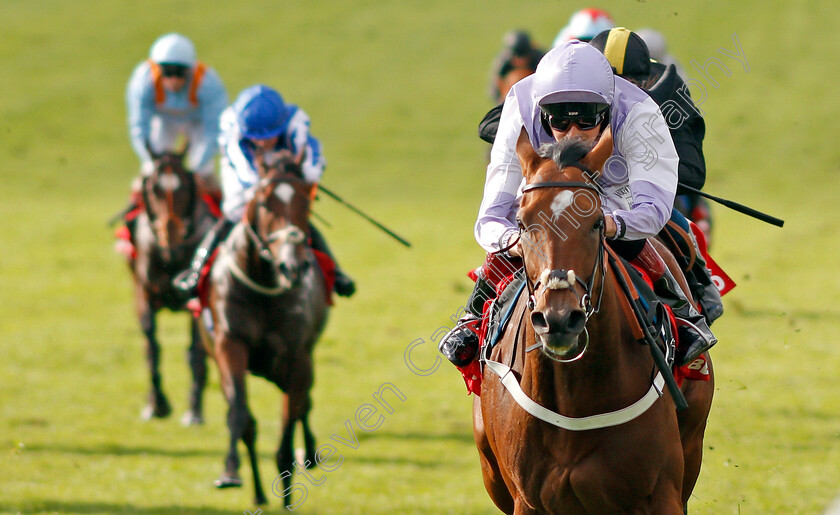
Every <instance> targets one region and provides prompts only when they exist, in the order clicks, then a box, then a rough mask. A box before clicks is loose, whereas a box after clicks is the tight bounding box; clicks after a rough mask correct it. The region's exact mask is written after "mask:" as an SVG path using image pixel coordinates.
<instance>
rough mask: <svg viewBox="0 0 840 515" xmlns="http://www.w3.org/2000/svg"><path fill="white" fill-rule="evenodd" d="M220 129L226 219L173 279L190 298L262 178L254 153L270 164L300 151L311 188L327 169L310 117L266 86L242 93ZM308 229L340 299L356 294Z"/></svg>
mask: <svg viewBox="0 0 840 515" xmlns="http://www.w3.org/2000/svg"><path fill="white" fill-rule="evenodd" d="M220 127H221V134H220V136H219V143H220V145H221V147H222V161H221V170H222V188H223V190H224V202H223V204H222V211H223V213H224V216H223V217H222V219H221V220H220V221H219V222H218V223H217V224H216V226H215V227H214V228H213V229H212V230H211V231H210V232H209V233H208V234H207V235H206V236H205V237H204V240H203V241H202V242H201V244H200V245H199V248H198V249H197V250H196V254H195V257H194V259H193V262H192V264H191V265H190V269H189V270H188V271H187V273H186V274H185V275H184V276H183V277H179V278H178V279H177V280H176V284H175V285H176V287H177V288H178V289H180V290H182V291H183V292H184V293H185V294H189V296H194V295H195V293H196V292H195V288H196V286H197V284H198V279H199V277H200V274H201V269H202V268H203V266H204V264H205V263H206V261H207V259H208V258H209V257H210V256H211V255H212V254H213V251H214V250H215V248H216V246H217V245H218V244H219V243H220V242H221V241H223V240H224V239H225V238H226V237H227V235H228V233H229V232H230V229H231V228H232V227H233V226H234V225H236V223H237V222H239V220H241V219H242V215H243V213H244V211H245V206H246V204H247V203H248V201H250V200H251V198H253V195H254V187H255V186H256V185H257V183H258V182H259V179H260V177H259V173H258V172H257V169H256V166H255V163H254V157H255V151H256V150H258V149H259V150H260V151H262V152H265V157H266V162H268V163H270V162H271V160H272V155H273V154H274V153H276V152H279V151H281V150H289V151H291V152H292V153H293V154H295V155H299V154H300V153H301V152H304V161H303V163H302V169H303V175H304V177H303V178H304V180H305V181H306V182H307V183H309V184H310V185H313V186H317V184H318V181H320V180H321V175H322V174H323V173H324V167H325V165H326V160H325V159H324V156H323V155H322V154H321V143H320V142H319V141H318V140H317V139H315V138H314V137H313V136H312V135H311V134H309V116H308V115H307V114H306V113H305V112H304V111H303V109H300V108H299V107H297V106H296V105H292V104H288V103H285V102H284V101H283V98H282V97H281V96H280V94H279V93H278V92H277V91H275V90H273V89H272V88H269V87H268V86H263V85H256V86H251V87H250V88H247V89H245V90H244V91H242V92H241V93H240V94H239V96H238V97H237V98H236V100H235V101H234V103H233V105H231V106H230V107H228V108H227V109H225V111H224V112H223V113H222V116H221V119H220ZM313 191H315V189H314V188H313ZM309 231H310V235H311V238H312V242H311V244H312V248H313V249H315V250H319V251H321V252H323V253H325V254H327V255H328V256H330V258H332V260H333V262H335V263H336V278H335V292H336V293H337V294H339V295H341V296H344V297H349V296H351V295H353V293H354V292H355V291H356V286H355V284H354V282H353V280H352V279H351V278H350V277H348V276H347V275H346V274H345V273H344V272H342V271H341V268H340V267H339V266H338V263H337V262H336V260H335V258H334V257H333V255H332V253H331V252H330V250H329V247H327V244H326V241H324V238H323V236H321V234H320V233H319V232H318V230H317V229H316V228H315V227H314V226H313V225H312V224H311V223H310V224H309Z"/></svg>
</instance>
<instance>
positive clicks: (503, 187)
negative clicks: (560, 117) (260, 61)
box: [475, 95, 524, 252]
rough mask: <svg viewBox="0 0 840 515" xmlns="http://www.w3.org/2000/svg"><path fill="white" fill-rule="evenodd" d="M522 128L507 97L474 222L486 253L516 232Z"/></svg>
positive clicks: (518, 116)
mask: <svg viewBox="0 0 840 515" xmlns="http://www.w3.org/2000/svg"><path fill="white" fill-rule="evenodd" d="M522 127H523V122H522V117H521V115H520V114H519V110H518V109H517V103H516V98H515V97H514V96H513V95H508V97H507V99H506V100H505V105H504V107H503V108H502V114H501V118H500V120H499V129H498V132H497V133H496V140H495V142H494V143H493V149H492V150H491V151H490V164H489V165H487V176H486V179H485V182H484V198H483V199H482V201H481V207H480V208H479V210H478V219H477V220H476V223H475V239H476V241H477V242H478V244H479V245H481V247H482V248H484V250H486V251H487V252H498V251H499V250H500V249H501V248H503V247H502V245H506V244H507V243H508V240H509V238H510V237H511V235H512V234H516V233H518V232H519V231H518V229H517V227H516V222H515V218H516V210H517V208H518V204H519V203H518V199H517V195H518V191H519V188H520V187H521V185H522V183H523V182H524V177H523V176H522V165H521V164H520V163H519V157H518V156H517V155H516V142H517V140H518V139H519V134H520V132H521V131H522Z"/></svg>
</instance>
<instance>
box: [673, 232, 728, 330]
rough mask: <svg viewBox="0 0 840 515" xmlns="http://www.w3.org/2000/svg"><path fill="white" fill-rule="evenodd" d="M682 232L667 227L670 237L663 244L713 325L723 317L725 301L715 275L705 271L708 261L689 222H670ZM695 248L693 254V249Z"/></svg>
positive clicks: (707, 270) (708, 320)
mask: <svg viewBox="0 0 840 515" xmlns="http://www.w3.org/2000/svg"><path fill="white" fill-rule="evenodd" d="M671 219H672V220H673V221H674V222H675V223H676V224H677V225H679V227H680V229H682V230H678V229H675V228H669V227H666V228H665V229H664V231H667V233H668V235H669V237H668V238H663V240H664V242H665V243H666V245H667V246H668V248H669V249H670V250H671V252H673V253H674V257H675V258H677V262H678V263H679V264H680V267H681V268H682V269H683V271H684V272H685V278H686V281H687V282H688V287H689V289H690V290H691V295H692V296H693V297H694V299H695V300H696V301H697V304H698V305H699V307H700V308H701V311H702V312H703V315H704V316H705V317H706V322H707V323H708V324H709V325H711V324H712V322H714V321H715V320H717V319H718V318H720V316H721V315H722V314H723V301H722V300H721V297H720V291H719V290H718V289H717V286H715V283H714V281H712V273H711V271H710V270H709V269H708V268H707V267H706V260H705V259H704V258H703V254H702V253H701V252H700V246H699V245H698V244H697V239H696V238H695V237H694V233H692V232H691V229H690V228H689V227H688V221H686V220H683V221H682V223H681V222H680V220H677V219H675V217H673V216H672V218H671ZM692 247H693V252H692V249H691V248H692ZM692 255H693V256H694V264H693V265H691V268H688V267H689V265H690V264H691V257H692Z"/></svg>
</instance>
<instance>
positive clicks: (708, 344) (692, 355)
mask: <svg viewBox="0 0 840 515" xmlns="http://www.w3.org/2000/svg"><path fill="white" fill-rule="evenodd" d="M676 322H677V331H678V332H679V333H680V339H681V340H682V341H681V342H680V345H679V348H678V350H677V353H678V358H679V359H678V365H679V366H684V365H688V364H689V363H691V362H692V361H694V360H695V359H697V357H698V356H700V355H701V354H703V353H704V352H706V351H707V350H709V349H711V348H712V347H714V345H715V344H716V343H717V342H718V339H717V338H716V337H715V335H713V334H712V333H711V331H708V335H706V334H704V333H705V331H703V330H702V329H701V328H700V327H698V326H697V324H694V323H693V322H691V321H689V320H686V319H684V318H677V319H676ZM688 335H691V336H692V337H691V343H690V344H688V347H687V348H686V344H687V343H688V342H687V341H686V340H687V338H686V336H688ZM682 349H685V350H684V351H683V350H682Z"/></svg>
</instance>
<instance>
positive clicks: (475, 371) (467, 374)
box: [457, 260, 710, 396]
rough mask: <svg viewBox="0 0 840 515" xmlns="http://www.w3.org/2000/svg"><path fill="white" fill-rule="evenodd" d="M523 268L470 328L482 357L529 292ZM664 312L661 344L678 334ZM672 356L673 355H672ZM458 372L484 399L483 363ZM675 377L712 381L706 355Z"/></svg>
mask: <svg viewBox="0 0 840 515" xmlns="http://www.w3.org/2000/svg"><path fill="white" fill-rule="evenodd" d="M620 262H622V265H623V266H624V268H625V269H626V270H630V271H631V272H628V274H627V276H628V277H631V278H633V277H634V276H635V280H633V285H639V286H637V288H638V287H642V286H641V285H644V287H646V288H649V291H650V294H651V295H652V292H653V289H652V282H651V280H650V278H649V277H647V274H645V272H644V271H643V270H641V269H637V268H635V267H633V266H632V265H630V264H629V263H627V262H625V261H623V260H620ZM524 270H525V269H524V268H519V269H518V270H516V271H515V272H514V273H512V274H509V275H506V276H504V277H503V278H502V279H501V280H500V281H498V282H497V284H496V292H497V296H496V298H495V299H488V300H487V301H485V303H484V311H483V314H482V317H481V319H480V324H479V323H478V322H475V323H473V324H471V325H468V327H469V328H470V329H472V330H473V331H475V332H476V333H477V334H478V337H479V353H478V354H479V356H489V355H490V352H491V351H492V349H493V347H494V346H495V345H496V343H498V341H499V339H500V338H501V336H502V335H503V334H504V332H505V328H506V327H507V325H508V323H509V322H510V319H511V315H512V314H513V308H514V307H515V306H516V303H517V301H518V299H519V297H520V295H522V292H523V291H525V290H526V287H525V286H526V281H525V273H524ZM468 275H470V277H471V278H473V279H475V277H476V275H475V272H474V271H473V272H471V273H470V274H468ZM621 297H622V298H623V299H625V301H626V302H637V301H639V299H636V300H633V299H627V298H626V297H625V296H624V295H622V296H621ZM639 298H640V299H643V298H644V296H640V297H639ZM642 306H643V309H644V311H645V312H647V311H648V304H647V302H645V301H642ZM662 307H663V308H664V310H662V311H661V312H662V313H667V318H668V320H667V323H662V322H663V321H658V322H660V323H659V324H657V326H658V328H659V329H658V333H659V335H660V336H659V337H658V338H657V340H658V341H659V342H660V343H661V341H662V340H664V341H669V340H673V339H675V338H676V335H677V326H676V320H675V318H674V314H673V313H672V312H671V309H670V308H669V307H668V306H665V305H662ZM631 313H632V308H630V306H629V305H627V306H626V309H625V316H628V320H629V322H630V323H631V324H634V326H635V328H634V329H635V330H634V334H642V331H641V327H640V326H639V324H638V321H636V319H635V316H634V315H632V314H631ZM671 354H673V352H671ZM457 368H458V370H459V371H460V372H461V375H462V376H463V378H464V382H465V384H466V387H467V393H468V394H470V393H474V394H476V395H478V396H481V381H482V375H483V370H482V366H481V363H480V360H478V359H475V360H473V361H472V362H470V363H469V364H468V365H466V366H465V367H457ZM673 373H674V378H675V379H676V380H677V384H678V385H681V384H682V382H683V381H684V380H686V379H688V380H693V381H708V380H709V379H710V375H709V367H708V363H707V362H706V358H705V355H701V356H700V357H698V358H697V359H695V360H694V361H692V362H691V363H688V364H687V365H684V366H681V367H673Z"/></svg>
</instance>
